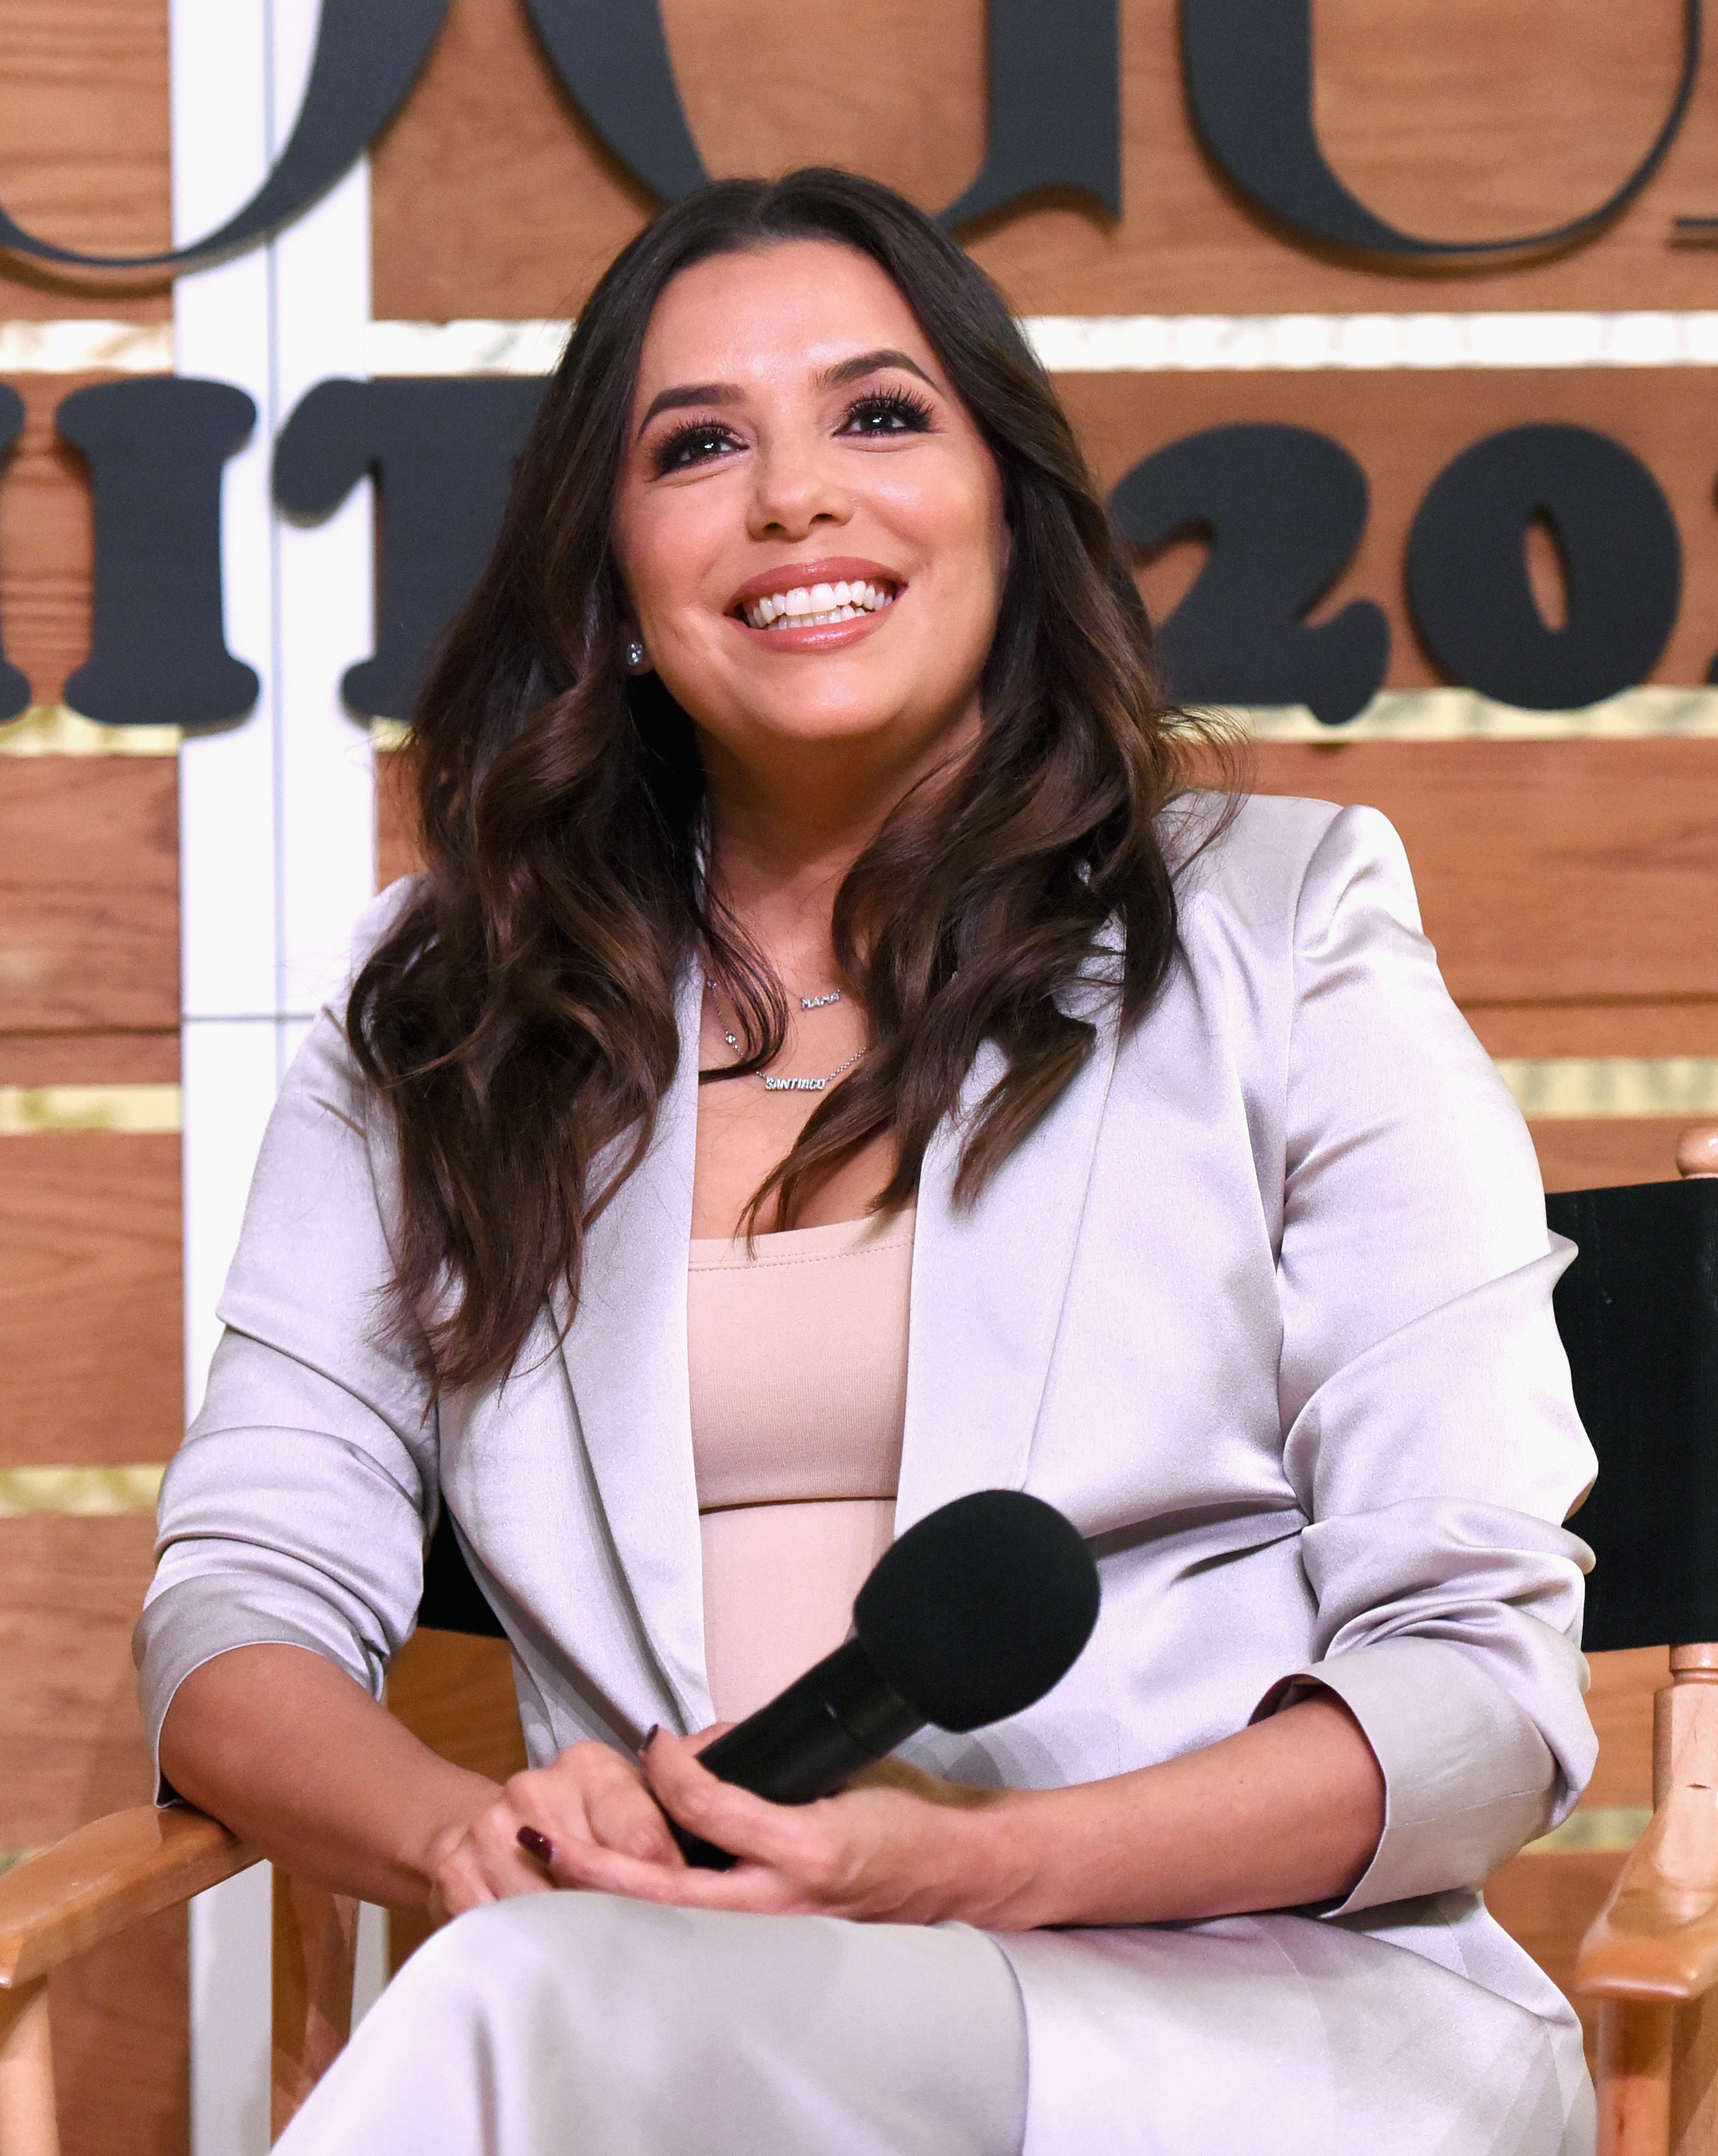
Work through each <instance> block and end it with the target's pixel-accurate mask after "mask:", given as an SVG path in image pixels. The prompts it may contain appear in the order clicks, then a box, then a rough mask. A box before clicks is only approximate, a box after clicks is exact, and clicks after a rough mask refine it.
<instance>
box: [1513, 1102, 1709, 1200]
mask: <svg viewBox="0 0 1718 2156" xmlns="http://www.w3.org/2000/svg"><path fill="white" fill-rule="evenodd" d="M1689 1120H1690V1119H1689V1117H1688V1116H1570V1117H1568V1118H1567V1119H1562V1118H1560V1119H1559V1120H1557V1121H1556V1122H1530V1123H1529V1124H1528V1126H1527V1128H1528V1130H1529V1131H1530V1132H1531V1134H1532V1138H1533V1149H1534V1151H1535V1152H1536V1153H1537V1154H1538V1155H1539V1172H1540V1173H1541V1176H1542V1177H1543V1178H1544V1179H1545V1187H1546V1189H1547V1190H1601V1189H1603V1188H1605V1187H1606V1186H1607V1185H1608V1184H1610V1183H1674V1181H1675V1180H1676V1139H1677V1136H1678V1133H1679V1132H1680V1131H1681V1130H1682V1128H1683V1127H1684V1126H1685V1124H1686V1123H1687V1122H1689Z"/></svg>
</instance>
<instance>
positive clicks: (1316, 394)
mask: <svg viewBox="0 0 1718 2156" xmlns="http://www.w3.org/2000/svg"><path fill="white" fill-rule="evenodd" d="M1057 388H1058V389H1059V392H1060V393H1061V396H1062V399H1063V402H1064V405H1065V406H1066V408H1067V409H1068V412H1069V416H1070V417H1071V418H1072V419H1073V420H1074V424H1075V426H1076V428H1077V429H1079V432H1080V439H1081V441H1082V443H1083V444H1084V445H1085V449H1086V453H1087V454H1088V456H1089V457H1090V459H1091V461H1092V464H1093V465H1094V467H1095V470H1096V471H1097V473H1098V475H1099V477H1100V479H1101V480H1102V481H1103V484H1104V485H1105V487H1110V486H1113V485H1115V481H1116V480H1119V479H1120V478H1121V475H1123V474H1124V473H1125V472H1126V471H1127V470H1130V469H1131V467H1132V465H1134V464H1136V462H1137V461H1138V460H1139V459H1141V457H1144V456H1148V455H1149V454H1151V451H1152V450H1154V449H1160V448H1162V446H1163V445H1164V444H1166V443H1168V442H1172V441H1174V440H1176V439H1178V438H1179V437H1180V436H1182V435H1185V434H1193V433H1195V432H1197V430H1199V429H1202V428H1206V427H1214V426H1223V425H1228V424H1230V423H1234V422H1238V421H1243V420H1248V421H1265V422H1273V423H1279V424H1285V425H1290V426H1301V427H1311V428H1315V429H1318V430H1319V431H1320V432H1321V433H1323V434H1329V435H1331V436H1332V437H1333V438H1334V439H1336V440H1337V441H1339V442H1340V443H1341V444H1342V445H1343V447H1344V448H1345V449H1348V450H1349V451H1350V452H1351V454H1353V455H1354V456H1355V457H1356V459H1358V460H1359V463H1360V465H1361V468H1362V470H1363V471H1364V472H1365V474H1366V475H1367V482H1368V485H1369V486H1370V488H1371V495H1372V501H1371V511H1370V514H1369V516H1368V518H1367V526H1366V530H1365V532H1364V534H1363V536H1362V540H1361V544H1360V547H1359V551H1358V552H1357V553H1356V557H1355V559H1354V561H1353V562H1352V564H1351V566H1350V567H1349V568H1348V569H1347V570H1346V571H1345V572H1344V573H1343V575H1342V576H1341V577H1340V578H1339V579H1338V580H1337V583H1336V585H1335V586H1334V587H1333V588H1332V590H1331V593H1330V594H1329V596H1328V598H1326V599H1324V600H1322V601H1321V603H1320V604H1319V605H1318V606H1317V607H1316V608H1314V610H1313V613H1312V615H1311V617H1310V619H1314V620H1327V619H1330V618H1331V616H1332V615H1334V614H1336V613H1339V612H1340V611H1341V608H1343V607H1345V606H1346V605H1347V604H1348V603H1349V602H1350V601H1351V599H1356V598H1365V599H1370V600H1372V601H1373V602H1374V603H1377V605H1379V606H1382V608H1384V610H1385V613H1387V616H1388V618H1389V622H1390V667H1389V673H1388V676H1387V685H1389V686H1391V687H1392V688H1416V687H1423V686H1425V685H1429V684H1432V683H1434V682H1437V681H1440V680H1443V679H1444V675H1442V674H1441V673H1440V672H1439V670H1438V668H1437V667H1436V665H1434V664H1433V661H1432V660H1431V659H1430V658H1429V657H1428V655H1427V654H1426V653H1425V652H1424V651H1423V649H1422V648H1421V646H1420V644H1419V640H1418V637H1417V635H1416V634H1415V631H1414V629H1413V623H1412V621H1411V619H1410V618H1409V615H1408V603H1407V594H1406V589H1405V586H1404V582H1403V559H1404V556H1405V553H1406V549H1407V543H1408V530H1409V527H1410V526H1411V525H1412V523H1413V516H1414V512H1415V511H1416V510H1417V509H1418V507H1419V505H1420V503H1421V501H1422V500H1423V498H1424V495H1425V492H1426V490H1427V488H1428V486H1429V485H1431V483H1432V481H1433V479H1435V478H1436V477H1437V475H1438V474H1439V472H1440V471H1441V470H1443V469H1444V465H1446V464H1448V463H1449V459H1451V458H1452V457H1454V455H1456V454H1458V453H1459V451H1460V450H1462V449H1466V448H1468V447H1469V445H1470V444H1473V443H1474V442H1476V441H1479V440H1480V439H1482V437H1484V436H1485V435H1486V434H1494V433H1496V432H1497V431H1499V430H1500V429H1503V428H1505V427H1514V426H1520V425H1525V424H1526V423H1530V422H1534V421H1556V422H1560V423H1564V424H1567V425H1571V426H1581V427H1590V428H1593V429H1597V431H1598V432H1599V433H1601V434H1608V435H1609V436H1610V437H1611V438H1612V439H1614V440H1616V441H1618V442H1620V443H1621V444H1623V447H1624V448H1626V449H1631V450H1632V451H1633V453H1634V454H1635V455H1637V456H1638V457H1639V458H1640V459H1641V460H1642V461H1643V462H1644V464H1645V465H1647V467H1648V468H1649V470H1650V471H1651V472H1652V473H1653V475H1654V477H1655V478H1656V479H1657V480H1658V482H1659V485H1660V486H1661V487H1663V489H1664V493H1665V495H1666V498H1667V499H1668V500H1669V503H1670V506H1671V507H1672V509H1673V510H1674V512H1675V516H1676V521H1677V525H1678V528H1679V529H1680V532H1681V535H1682V544H1683V552H1684V581H1683V603H1682V610H1681V613H1680V619H1679V620H1678V622H1677V624H1676V627H1675V629H1674V630H1673V632H1672V634H1671V637H1670V640H1669V644H1668V645H1667V646H1666V649H1665V651H1664V656H1663V658H1662V660H1660V662H1659V665H1658V666H1657V667H1656V668H1655V669H1654V674H1653V677H1652V678H1653V679H1654V680H1658V681H1664V682H1673V683H1677V684H1680V685H1693V684H1695V683H1699V682H1702V681H1704V680H1705V678H1706V669H1707V666H1708V665H1709V664H1710V661H1711V659H1712V657H1713V654H1714V652H1715V650H1718V602H1715V594H1718V516H1714V514H1713V511H1712V488H1713V482H1714V479H1715V477H1718V403H1715V401H1714V399H1713V398H1712V397H1711V394H1710V385H1709V382H1708V380H1707V372H1706V370H1705V369H1702V368H1698V367H1579V368H1569V369H1566V370H1562V371H1559V370H1557V369H1556V368H1546V369H1542V370H1539V369H1521V370H1519V371H1518V370H1515V369H1514V368H1508V367H1485V368H1465V369H1461V368H1458V369H1453V370H1449V371H1446V372H1439V371H1435V370H1431V369H1421V368H1395V369H1383V370H1381V371H1377V372H1358V371H1339V372H1296V371H1294V370H1283V369H1273V370H1269V371H1260V372H1224V373H1209V374H1202V373H1194V372H1187V373H1168V374H1156V375H1142V374H1133V375H1121V374H1110V375H1097V374H1094V375H1063V376H1062V377H1059V380H1058V382H1057ZM1202 560H1203V549H1202V548H1201V549H1194V548H1192V547H1182V548H1179V549H1177V550H1176V552H1175V556H1174V558H1172V559H1168V560H1166V561H1165V562H1164V563H1163V574H1162V577H1161V579H1160V577H1158V576H1157V575H1156V573H1155V572H1153V570H1152V569H1151V567H1146V568H1145V569H1144V570H1143V572H1142V575H1141V588H1142V589H1143V590H1144V591H1145V593H1146V598H1147V602H1148V603H1150V604H1151V606H1152V608H1153V610H1154V612H1156V613H1157V614H1158V615H1159V617H1160V618H1161V617H1162V615H1163V614H1165V613H1167V611H1168V610H1169V609H1170V608H1171V607H1172V605H1173V604H1174V603H1175V601H1176V600H1177V598H1179V596H1180V594H1181V592H1182V589H1183V588H1185V587H1186V585H1187V583H1189V582H1190V581H1191V579H1192V574H1193V573H1194V572H1195V570H1196V569H1197V567H1198V566H1199V563H1200V562H1201V561H1202Z"/></svg>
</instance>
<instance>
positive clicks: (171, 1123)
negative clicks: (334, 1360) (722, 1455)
mask: <svg viewBox="0 0 1718 2156" xmlns="http://www.w3.org/2000/svg"><path fill="white" fill-rule="evenodd" d="M1497 1067H1498V1070H1500V1072H1501V1074H1502V1076H1503V1080H1504V1083H1505V1085H1506V1086H1508V1087H1509V1089H1510V1092H1512V1093H1513V1094H1514V1095H1515V1101H1516V1103H1517V1105H1518V1106H1520V1108H1521V1112H1522V1114H1523V1115H1525V1116H1531V1117H1534V1118H1535V1119H1538V1120H1545V1121H1556V1120H1558V1119H1560V1118H1566V1117H1571V1116H1619V1117H1620V1116H1710V1115H1718V1056H1710V1055H1666V1056H1658V1057H1653V1058H1635V1057H1632V1056H1622V1055H1618V1056H1597V1057H1581V1056H1569V1057H1556V1058H1551V1059H1547V1060H1543V1061H1538V1062H1533V1061H1518V1060H1508V1061H1500V1063H1499V1064H1498V1066H1497ZM181 1128H182V1096H181V1093H180V1090H179V1088H178V1087H177V1086H0V1137H33V1136H35V1135H37V1134H38V1133H40V1132H53V1131H126V1132H176V1131H177V1130H179V1129H181Z"/></svg>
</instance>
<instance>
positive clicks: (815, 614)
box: [746, 582, 895, 629]
mask: <svg viewBox="0 0 1718 2156" xmlns="http://www.w3.org/2000/svg"><path fill="white" fill-rule="evenodd" d="M894 602H895V591H894V588H893V586H892V585H889V584H873V583H864V582H861V583H838V584H809V585H807V584H795V585H794V586H793V587H792V588H791V589H790V590H788V591H785V592H776V593H767V594H766V595H765V597H764V598H761V599H754V600H753V601H752V602H751V604H750V605H749V606H748V607H747V608H746V620H747V621H749V622H750V623H751V626H752V627H753V628H754V629H773V628H775V627H776V626H777V624H778V623H779V624H782V626H783V627H787V628H792V629H821V628H822V627H823V624H824V623H825V622H830V621H856V620H857V619H859V615H860V614H862V613H880V611H881V609H882V608H885V607H886V606H891V605H893V603H894Z"/></svg>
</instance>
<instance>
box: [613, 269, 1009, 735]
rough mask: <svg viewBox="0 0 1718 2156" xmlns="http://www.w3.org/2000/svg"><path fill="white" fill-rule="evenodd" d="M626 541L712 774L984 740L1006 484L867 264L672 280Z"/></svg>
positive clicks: (623, 564) (894, 296)
mask: <svg viewBox="0 0 1718 2156" xmlns="http://www.w3.org/2000/svg"><path fill="white" fill-rule="evenodd" d="M616 545H617V549H618V557H619V562H620V568H621V574H622V577H623V579H624V582H625V585H626V589H627V593H628V598H629V599H630V602H631V607H632V613H633V620H634V622H635V623H636V624H637V628H638V635H639V637H640V638H641V639H642V640H643V642H644V647H645V649H646V651H647V653H648V654H649V665H653V666H654V668H655V669H656V670H657V672H658V673H659V674H660V675H661V676H662V678H663V680H664V683H665V684H666V685H667V686H668V688H669V690H670V692H671V693H672V694H673V695H674V697H675V698H676V700H677V701H679V702H680V705H681V706H683V707H684V708H685V711H687V712H688V713H689V714H690V716H691V718H692V720H693V721H694V723H695V725H696V726H698V728H699V729H700V732H701V733H702V735H703V736H704V737H705V751H706V755H707V756H708V753H709V752H710V750H711V749H712V748H714V749H715V751H716V761H717V762H720V761H721V757H722V752H726V753H727V754H728V755H730V756H731V757H734V758H735V759H736V760H737V762H739V764H740V765H741V767H748V766H751V767H756V766H757V765H758V764H760V763H766V764H767V763H770V762H780V761H781V760H782V757H783V756H784V755H785V756H787V757H789V758H790V759H792V761H794V762H797V763H801V764H803V758H804V755H805V752H807V751H808V750H810V751H812V752H813V753H815V752H816V751H817V750H818V749H820V748H824V747H828V748H840V749H845V750H847V751H849V752H852V751H858V752H860V757H861V761H862V762H864V763H866V764H870V763H871V762H873V761H874V760H880V761H881V762H883V763H885V764H886V765H888V766H890V767H900V768H901V769H904V770H906V769H911V768H912V767H914V766H915V765H922V764H923V763H924V762H926V759H927V757H929V758H931V759H933V760H934V758H935V757H936V755H938V754H939V753H941V752H942V751H944V750H945V749H946V748H948V747H954V746H957V745H958V744H960V743H961V742H962V741H963V740H964V739H965V738H966V737H967V734H968V733H969V732H971V733H975V734H976V731H977V718H978V682H979V676H980V674H981V672H982V669H983V665H984V662H985V659H986V656H987V654H988V652H989V649H990V645H991V639H992V634H993V632H994V629H995V626H996V616H997V603H998V601H999V598H1000V596H1001V590H1002V580H1003V569H1004V567H1005V564H1006V561H1007V555H1008V535H1007V531H1006V529H1005V526H1004V525H1003V514H1002V488H1001V483H1000V480H999V477H998V475H997V468H996V465H995V463H994V461H993V459H992V457H991V454H990V452H989V450H988V449H987V448H986V446H985V444H984V441H983V439H982V436H981V435H980V434H979V433H978V430H977V427H976V426H975V425H974V424H973V423H972V419H971V418H970V417H969V416H968V415H967V412H966V411H965V409H964V408H962V405H961V404H960V403H959V402H958V401H957V399H956V397H955V395H954V393H953V391H952V390H951V388H950V386H949V383H948V381H947V379H946V377H945V376H944V374H943V372H942V369H941V367H939V366H938V364H937V362H936V357H935V356H934V355H933V353H932V352H931V346H930V345H929V343H928V342H927V341H926V337H925V335H924V333H923V331H921V329H920V327H919V326H918V324H917V322H916V321H915V319H914V317H913V315H912V311H911V310H910V308H909V307H908V305H907V304H906V301H905V300H904V299H903V298H902V296H901V295H900V292H899V291H898V290H896V289H895V285H893V284H892V283H891V282H890V279H889V278H888V277H887V276H886V275H885V273H884V272H883V270H882V269H880V268H879V267H878V265H877V264H875V263H874V262H873V261H872V260H871V259H870V258H869V256H868V255H864V254H859V253H857V252H855V251H854V249H849V248H846V247H842V246H838V245H835V244H832V243H827V242H824V241H821V240H791V241H786V242H782V243H781V244H777V245H773V246H770V247H767V248H763V249H756V250H755V251H752V252H749V253H746V254H724V255H719V256H717V257H715V258H714V259H711V260H709V261H705V262H700V263H698V264H695V266H694V267H692V268H691V269H685V270H682V271H681V273H680V275H678V276H677V277H675V278H674V280H673V281H672V282H671V283H670V284H669V285H668V286H667V288H666V289H665V290H664V293H663V295H662V297H661V298H660V300H659V301H658V302H657V305H656V311H655V312H654V315H653V316H652V317H651V321H650V326H649V332H648V334H647V336H646V337H645V341H644V356H643V360H642V363H641V365H640V367H639V370H638V391H637V394H636V396H635V398H634V400H633V414H632V423H631V434H630V439H629V440H628V447H627V454H626V459H625V463H624V466H623V476H622V480H621V485H620V491H619V498H618V504H617V516H616Z"/></svg>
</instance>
